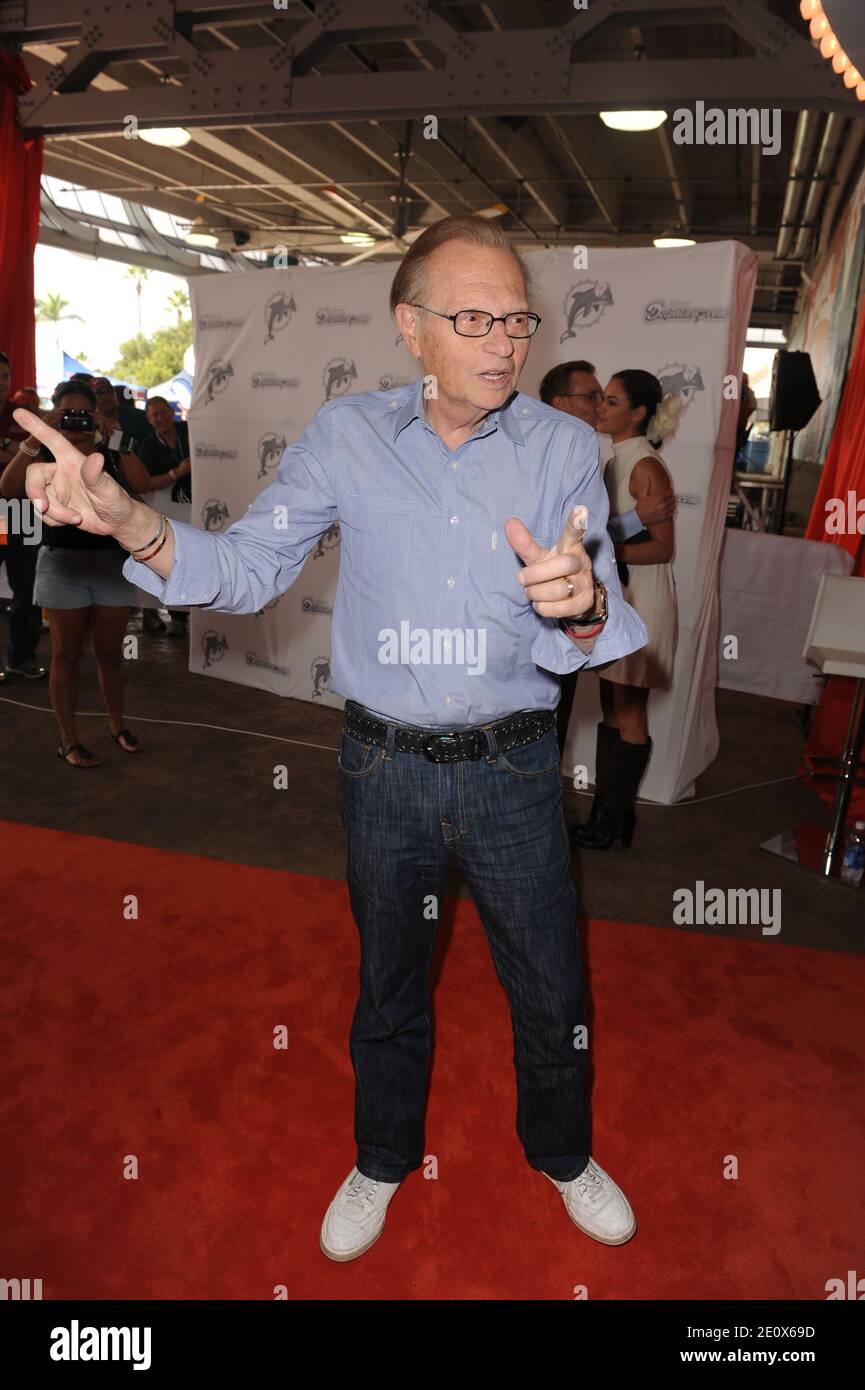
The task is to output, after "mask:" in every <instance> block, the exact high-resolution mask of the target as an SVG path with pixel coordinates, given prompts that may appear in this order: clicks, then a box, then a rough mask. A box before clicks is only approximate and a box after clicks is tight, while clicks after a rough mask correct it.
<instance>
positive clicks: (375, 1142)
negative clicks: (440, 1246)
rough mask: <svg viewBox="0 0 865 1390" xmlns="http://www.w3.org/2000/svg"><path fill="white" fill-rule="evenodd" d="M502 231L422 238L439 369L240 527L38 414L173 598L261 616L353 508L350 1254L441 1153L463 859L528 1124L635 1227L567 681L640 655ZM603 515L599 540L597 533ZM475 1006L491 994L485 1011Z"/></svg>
mask: <svg viewBox="0 0 865 1390" xmlns="http://www.w3.org/2000/svg"><path fill="white" fill-rule="evenodd" d="M529 295H530V290H529V288H528V286H527V285H526V282H525V279H524V268H523V266H522V263H521V261H520V260H519V259H518V258H517V256H516V255H515V254H514V253H513V252H512V251H511V250H510V247H509V245H508V242H507V239H506V237H505V236H504V234H503V233H502V232H501V231H500V230H499V229H497V228H496V227H494V226H493V225H492V224H491V223H489V222H487V221H484V220H482V219H476V218H471V217H468V218H463V217H457V218H446V219H443V220H442V221H441V222H438V223H435V224H433V225H432V226H431V227H429V228H427V230H426V231H425V232H424V233H423V234H422V235H421V236H420V237H418V239H417V240H416V241H415V242H414V244H413V245H412V247H411V249H410V250H409V252H408V253H407V255H406V257H405V259H404V260H403V262H402V263H401V265H400V267H399V270H398V271H397V274H396V277H395V279H394V282H393V288H392V291H391V307H392V309H393V312H394V314H395V317H396V321H397V323H398V325H399V328H400V331H401V333H402V336H403V339H404V340H405V343H406V345H407V346H408V349H409V351H410V352H411V353H412V355H413V356H414V357H416V358H417V359H418V360H419V361H420V363H421V366H422V370H423V373H424V377H423V379H422V380H419V381H417V382H416V383H414V384H412V385H409V386H405V387H401V388H398V389H397V390H395V391H392V392H384V391H366V392H361V393H360V394H358V395H355V396H351V395H346V396H342V397H340V398H337V399H336V400H333V401H330V402H329V403H328V404H326V405H325V406H323V407H322V409H321V410H320V411H319V412H318V414H317V415H316V416H315V418H314V419H313V421H312V422H311V424H310V425H309V426H308V428H307V430H306V432H305V433H304V435H303V436H302V438H301V439H300V440H298V442H297V443H295V444H291V445H289V447H288V448H287V449H286V451H285V453H284V454H283V456H282V459H281V461H280V464H279V468H278V473H277V478H276V479H275V481H274V482H273V483H272V484H271V485H270V486H269V487H266V488H265V489H264V490H263V491H262V492H261V493H259V495H258V497H257V498H256V499H255V501H254V502H253V503H252V505H251V506H250V507H249V509H248V510H247V512H246V514H245V516H243V517H242V518H241V519H240V520H239V521H237V522H235V523H234V524H233V525H232V526H231V527H229V529H228V530H227V531H225V532H224V533H223V534H219V533H206V532H204V531H201V530H198V529H197V528H195V527H193V526H191V525H183V524H180V523H176V522H171V523H168V522H167V521H166V520H165V519H164V518H163V517H160V516H157V515H156V514H155V513H154V512H153V510H152V509H151V508H149V507H148V506H147V505H146V504H145V503H142V502H135V501H132V500H130V499H129V498H128V497H127V496H126V494H124V493H122V492H121V490H120V489H119V488H118V487H116V486H115V484H114V483H113V482H112V481H111V479H110V478H108V477H106V476H104V475H103V474H102V472H101V471H100V463H101V460H99V459H98V458H95V457H90V458H88V459H87V460H85V459H83V458H82V456H81V455H80V454H78V453H77V452H76V451H75V450H74V449H72V448H70V447H69V446H68V445H67V444H66V443H65V442H64V440H63V439H62V437H61V436H59V435H57V434H56V433H55V432H54V431H52V430H49V429H45V427H44V426H42V424H41V422H40V421H38V420H36V419H33V418H30V417H25V418H23V419H22V422H21V423H22V424H24V425H25V426H26V428H27V429H32V430H34V432H35V433H36V434H37V435H38V436H39V437H40V438H44V439H45V442H46V443H48V444H49V446H50V448H51V449H52V451H53V452H54V453H55V455H56V458H57V462H56V464H53V465H50V464H49V465H42V466H39V465H34V467H33V468H32V469H31V470H28V481H27V488H28V494H29V495H30V496H32V497H33V498H34V499H35V500H37V501H39V502H41V503H42V504H43V505H44V507H45V508H46V517H47V518H48V520H49V523H52V522H53V523H55V524H60V523H63V522H67V523H72V524H75V525H81V526H83V527H84V528H85V529H88V530H95V531H101V532H109V533H111V534H112V535H115V536H116V537H117V539H118V540H119V541H120V543H121V544H122V545H123V546H124V547H125V548H126V549H127V550H128V551H129V552H130V558H129V559H128V560H127V561H126V563H125V564H124V574H125V575H126V576H127V578H129V579H131V580H132V581H133V582H135V583H138V584H141V585H142V586H143V587H146V588H149V589H150V591H151V592H153V593H155V594H156V595H157V596H158V597H159V598H160V600H161V601H162V602H163V603H166V604H168V603H172V602H182V603H188V604H193V605H197V606H199V607H201V608H203V609H205V610H212V609H216V610H219V611H223V612H230V613H252V612H255V611H257V610H258V609H260V608H263V607H264V605H265V604H266V603H267V602H269V600H270V599H272V598H273V597H274V596H275V595H277V594H281V593H283V592H284V591H285V590H286V589H288V587H289V586H290V585H291V584H292V583H293V582H294V580H295V579H296V578H297V577H298V575H299V574H300V572H301V569H302V566H303V563H304V560H305V559H306V556H307V555H308V554H309V552H310V550H311V549H312V548H313V546H314V545H315V543H316V541H317V540H318V538H319V537H320V536H321V534H322V532H324V531H325V530H327V529H328V528H329V527H330V526H331V525H332V524H333V523H334V522H335V521H336V520H338V521H339V523H340V532H341V540H342V546H341V564H340V575H339V583H338V587H337V592H336V599H335V604H334V612H333V629H332V655H331V669H332V678H331V686H332V688H333V689H335V690H336V692H337V693H339V694H341V695H344V696H345V697H346V700H347V704H346V710H345V726H344V731H343V733H342V738H341V743H340V748H339V756H338V766H339V774H340V792H341V807H342V815H343V821H344V824H345V827H346V831H347V839H348V886H349V893H350V899H351V905H352V911H353V913H354V917H355V921H356V924H357V928H358V931H359V934H360V945H361V965H360V997H359V999H358V1002H357V1007H356V1010H355V1014H354V1019H353V1022H352V1027H351V1035H350V1052H351V1058H352V1063H353V1065H354V1069H355V1075H356V1083H357V1085H356V1092H355V1096H356V1101H355V1139H356V1145H357V1150H356V1157H355V1166H354V1167H353V1168H352V1169H351V1171H350V1172H349V1174H348V1176H347V1177H346V1178H345V1181H344V1182H343V1183H342V1185H341V1186H340V1188H339V1189H338V1191H337V1193H336V1195H335V1197H334V1199H333V1201H332V1202H331V1204H330V1207H329V1208H328V1211H327V1213H326V1215H325V1218H324V1222H323V1225H322V1230H321V1237H320V1244H321V1248H322V1250H323V1251H324V1253H325V1254H326V1255H327V1256H329V1257H330V1258H331V1259H334V1260H351V1259H354V1258H356V1257H357V1256H358V1255H361V1254H362V1253H363V1252H364V1251H365V1250H367V1249H369V1247H370V1246H371V1245H372V1244H373V1243H374V1242H375V1241H376V1240H377V1239H378V1237H379V1236H380V1235H381V1233H382V1230H383V1227H384V1222H385V1215H386V1212H387V1208H388V1204H389V1202H390V1200H391V1198H392V1197H393V1194H394V1193H395V1192H396V1190H397V1187H398V1186H399V1184H400V1183H401V1181H402V1180H403V1178H404V1177H405V1176H406V1175H407V1174H408V1173H410V1172H411V1171H412V1170H413V1169H416V1168H418V1167H420V1165H421V1163H422V1161H423V1157H424V1105H425V1098H426V1089H427V1072H428V1054H429V1012H428V998H427V971H428V967H429V962H430V957H431V954H432V949H433V943H434V938H435V932H436V924H437V919H438V915H439V910H440V907H441V901H442V890H443V885H444V872H445V867H446V863H447V858H448V853H449V852H450V851H453V853H454V854H455V856H456V858H457V861H458V863H459V865H460V867H461V869H462V872H463V874H464V876H465V878H466V880H467V882H468V884H469V886H470V888H471V890H472V892H473V895H474V897H475V900H476V902H477V905H478V909H479V912H480V916H481V919H482V921H483V925H484V929H485V931H486V934H487V939H488V942H489V945H490V949H491V952H492V955H493V958H494V962H495V966H496V970H497V973H498V976H499V979H500V980H501V982H502V984H503V986H504V988H505V990H506V991H507V994H508V998H509V1001H510V1007H511V1017H512V1021H513V1031H514V1060H515V1065H516V1073H517V1115H516V1123H517V1132H518V1134H519V1137H520V1139H521V1141H522V1144H523V1147H524V1150H525V1154H526V1158H527V1160H528V1162H529V1164H530V1165H531V1167H532V1168H534V1169H536V1170H537V1171H538V1172H541V1173H544V1174H545V1175H546V1176H547V1177H548V1178H550V1180H551V1181H552V1182H553V1183H554V1184H555V1186H556V1188H557V1189H558V1191H559V1193H560V1194H561V1196H562V1198H563V1200H564V1203H565V1206H566V1209H567V1211H568V1214H569V1216H570V1217H571V1219H572V1220H573V1221H574V1223H575V1224H576V1225H577V1226H578V1227H579V1228H580V1229H581V1230H583V1231H584V1232H586V1233H587V1234H588V1235H590V1236H592V1237H593V1238H594V1239H595V1240H599V1241H601V1242H603V1243H605V1244H608V1245H620V1244H623V1243H624V1242H625V1241H627V1240H629V1239H630V1238H631V1236H632V1235H633V1233H634V1230H635V1228H636V1223H635V1220H634V1215H633V1212H632V1210H631V1207H630V1205H629V1204H628V1202H627V1199H626V1198H625V1196H624V1194H623V1193H622V1192H621V1191H620V1189H619V1188H618V1187H617V1185H616V1184H615V1182H614V1181H613V1179H612V1178H611V1177H609V1175H608V1174H607V1173H605V1172H604V1170H603V1169H602V1168H601V1167H600V1166H599V1165H598V1164H597V1163H595V1162H594V1160H593V1159H592V1157H591V1151H590V1124H589V1097H588V1091H587V1055H588V1054H587V1049H586V1027H585V1000H584V986H583V976H582V969H581V963H580V950H579V941H578V934H577V900H576V893H575V890H574V886H573V883H572V881H571V876H570V871H569V859H570V856H569V846H568V838H567V834H566V831H565V824H564V818H563V815H562V805H561V781H560V776H559V758H558V750H557V747H556V738H555V732H554V727H553V726H554V720H555V715H554V711H555V706H556V702H557V700H558V696H559V686H558V679H557V677H558V675H559V674H561V673H562V672H566V671H571V670H575V669H576V668H578V667H583V666H588V665H599V664H602V663H604V662H607V661H611V660H614V659H615V658H617V657H619V656H623V655H624V654H625V653H627V652H631V651H635V650H637V649H638V648H639V647H641V646H643V645H644V644H645V642H646V640H647V634H646V630H645V627H644V626H643V624H642V622H641V621H640V619H639V617H638V616H637V615H636V614H635V613H634V611H633V610H632V609H631V608H630V607H628V605H627V604H625V603H624V602H623V600H622V598H621V590H620V587H619V583H618V577H617V574H616V568H615V564H614V559H613V552H612V547H611V545H610V542H609V538H608V536H607V532H606V521H607V497H606V492H605V490H604V487H603V483H602V481H601V477H600V473H599V468H598V441H597V436H596V435H595V433H594V431H593V430H591V429H590V428H589V427H588V425H586V424H584V423H583V422H582V421H580V420H578V419H570V418H569V417H568V416H567V415H565V414H564V413H562V412H556V411H552V410H549V409H548V408H547V407H546V406H544V405H541V404H539V403H538V402H537V401H535V400H533V399H532V398H531V397H527V396H523V395H521V394H520V393H519V392H518V391H517V389H516V388H517V381H518V379H519V375H520V372H521V370H522V368H523V365H524V363H525V360H526V355H527V353H528V350H529V340H530V338H531V335H532V333H533V332H534V330H535V329H536V327H537V325H538V322H539V320H538V317H537V315H535V314H534V313H533V312H532V311H531V308H530V298H529ZM584 527H585V530H584ZM469 1002H470V1001H467V1006H468V1004H469Z"/></svg>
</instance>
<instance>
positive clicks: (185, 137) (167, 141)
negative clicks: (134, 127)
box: [138, 125, 192, 150]
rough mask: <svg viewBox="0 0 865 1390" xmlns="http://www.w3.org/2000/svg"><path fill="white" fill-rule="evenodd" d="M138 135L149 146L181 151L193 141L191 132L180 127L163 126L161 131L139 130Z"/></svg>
mask: <svg viewBox="0 0 865 1390" xmlns="http://www.w3.org/2000/svg"><path fill="white" fill-rule="evenodd" d="M138 134H139V136H140V137H141V139H142V140H146V141H147V143H148V145H163V146H164V147H165V148H167V149H172V150H179V149H180V147H181V145H188V144H189V142H190V140H191V139H192V136H191V135H190V133H189V131H188V130H184V129H183V126H179V125H167V126H162V128H161V129H159V130H157V129H153V130H139V132H138Z"/></svg>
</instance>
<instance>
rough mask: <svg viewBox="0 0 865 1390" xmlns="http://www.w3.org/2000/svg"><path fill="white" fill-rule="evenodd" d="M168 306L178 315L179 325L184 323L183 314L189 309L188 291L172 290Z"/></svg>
mask: <svg viewBox="0 0 865 1390" xmlns="http://www.w3.org/2000/svg"><path fill="white" fill-rule="evenodd" d="M168 304H169V306H170V307H171V308H172V309H173V310H174V312H175V313H176V315H177V322H178V324H180V323H182V321H183V313H184V310H185V309H188V308H189V295H188V294H187V293H186V290H179V289H178V290H172V291H171V294H170V295H169V296H168Z"/></svg>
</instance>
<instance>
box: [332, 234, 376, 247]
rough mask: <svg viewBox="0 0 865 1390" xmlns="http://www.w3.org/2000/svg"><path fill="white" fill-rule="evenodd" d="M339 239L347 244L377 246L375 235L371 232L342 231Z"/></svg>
mask: <svg viewBox="0 0 865 1390" xmlns="http://www.w3.org/2000/svg"><path fill="white" fill-rule="evenodd" d="M339 239H340V241H344V242H345V244H346V246H375V237H374V236H370V234H369V232H341V233H340V237H339Z"/></svg>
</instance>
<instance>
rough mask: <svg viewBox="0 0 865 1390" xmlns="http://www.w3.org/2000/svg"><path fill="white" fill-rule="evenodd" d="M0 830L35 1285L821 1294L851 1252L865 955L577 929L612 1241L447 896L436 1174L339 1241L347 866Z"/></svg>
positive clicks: (9, 997) (8, 1097)
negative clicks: (566, 1189) (553, 1163)
mask: <svg viewBox="0 0 865 1390" xmlns="http://www.w3.org/2000/svg"><path fill="white" fill-rule="evenodd" d="M0 838H2V846H3V852H2V861H3V863H2V869H0V874H2V879H0V885H2V900H0V901H2V905H3V917H4V932H3V946H2V952H3V962H2V964H3V969H2V979H3V982H4V984H3V1020H2V1049H3V1056H4V1066H3V1088H2V1121H0V1124H2V1133H3V1140H2V1144H3V1156H2V1175H0V1191H2V1198H0V1204H2V1210H0V1231H2V1235H0V1242H2V1248H0V1261H2V1268H0V1272H2V1274H3V1275H4V1276H5V1277H6V1278H12V1277H15V1276H17V1277H20V1278H26V1277H29V1278H31V1279H33V1278H41V1279H42V1281H43V1297H44V1298H46V1299H51V1298H85V1299H88V1298H95V1299H100V1298H127V1299H131V1298H145V1299H161V1298H191V1299H225V1298H241V1299H251V1298H264V1299H272V1298H273V1297H274V1293H273V1290H274V1287H275V1286H277V1285H285V1286H286V1287H287V1290H288V1296H289V1298H300V1299H319V1298H340V1299H341V1298H345V1299H375V1298H388V1299H448V1300H449V1299H520V1298H529V1299H571V1298H572V1297H573V1288H574V1286H575V1285H577V1284H585V1285H587V1287H588V1292H589V1297H590V1298H592V1299H607V1298H627V1299H645V1298H664V1299H673V1298H682V1299H714V1298H722V1299H723V1298H734V1299H767V1298H779V1299H790V1298H804V1299H823V1298H825V1296H826V1295H825V1288H824V1286H825V1283H826V1281H827V1279H830V1278H835V1277H838V1278H846V1274H847V1270H848V1269H860V1272H861V1260H862V1249H863V1245H862V1239H863V1234H865V1213H863V1207H865V1197H863V1184H862V1181H861V1155H862V1153H863V1148H865V1145H863V1129H865V1117H863V1107H862V1104H861V1075H862V1065H863V1051H865V1041H863V1033H862V1026H861V1018H862V1004H861V1001H862V995H863V975H865V961H863V960H862V958H861V957H853V956H841V955H836V954H830V953H828V952H821V951H810V950H804V949H800V948H793V947H786V946H783V945H779V944H777V943H776V942H775V941H768V940H759V941H755V942H742V941H734V940H721V939H719V938H717V937H713V936H712V935H711V930H710V929H707V930H706V931H705V932H703V933H702V934H698V933H697V932H694V933H685V932H680V931H674V930H672V929H670V930H660V929H657V928H651V927H640V926H631V925H623V924H620V923H617V922H601V921H592V922H591V923H589V924H588V926H587V927H586V928H584V930H583V941H584V947H585V949H586V952H587V956H588V959H589V962H590V979H591V991H592V998H593V1016H592V1017H593V1033H594V1088H593V1104H594V1129H595V1134H594V1146H593V1147H594V1154H595V1157H596V1158H597V1160H598V1161H599V1162H600V1163H601V1164H602V1165H603V1166H604V1167H605V1168H607V1169H608V1171H610V1172H611V1173H612V1175H613V1176H614V1177H615V1178H616V1179H617V1181H619V1182H620V1183H621V1184H622V1186H623V1187H624V1188H625V1190H626V1191H627V1193H628V1195H629V1197H630V1199H631V1202H632V1204H633V1206H634V1209H635V1211H636V1213H637V1221H638V1231H637V1235H636V1237H635V1239H634V1240H633V1241H632V1242H631V1243H630V1244H629V1245H627V1246H625V1247H623V1248H620V1249H609V1248H606V1247H604V1246H601V1245H598V1244H597V1243H596V1242H594V1241H591V1240H589V1239H588V1238H587V1237H586V1236H584V1235H582V1234H581V1232H579V1231H578V1230H577V1229H576V1228H575V1227H574V1226H572V1225H571V1223H570V1221H569V1220H568V1217H567V1215H566V1213H565V1210H564V1207H563V1206H562V1203H561V1200H560V1198H559V1197H558V1195H557V1193H556V1192H555V1190H554V1189H553V1187H552V1186H551V1184H550V1183H549V1182H547V1180H546V1179H545V1178H543V1177H542V1176H540V1175H539V1174H536V1173H534V1172H533V1171H532V1170H531V1169H529V1167H528V1165H527V1164H526V1162H525V1159H524V1157H523V1154H522V1149H521V1148H520V1145H519V1142H518V1140H517V1137H516V1134H515V1131H514V1108H515V1091H514V1077H513V1067H512V1061H511V1058H512V1041H511V1033H510V1022H509V1015H508V1010H507V1005H506V1001H505V998H504V996H503V994H502V993H501V990H500V987H499V985H498V982H497V980H496V978H495V974H494V971H493V967H492V962H491V960H490V957H489V954H488V951H487V946H486V942H485V939H484V937H483V933H482V930H481V928H480V925H479V922H478V919H477V917H476V914H475V911H474V908H473V906H472V905H471V904H469V903H465V902H457V901H450V900H449V901H448V904H447V910H446V913H445V922H444V923H443V925H442V927H441V928H440V943H441V938H442V937H445V938H447V937H449V938H450V939H449V940H448V941H447V949H446V951H445V953H444V959H443V964H442V965H441V975H440V979H439V981H438V984H437V989H436V996H435V1012H434V1018H435V1028H436V1056H435V1063H434V1067H433V1076H432V1089H431V1096H430V1102H429V1109H428V1117H427V1137H426V1147H427V1152H428V1153H429V1154H435V1155H436V1156H437V1158H438V1171H439V1176H438V1178H437V1179H436V1180H426V1179H424V1177H423V1175H422V1174H423V1170H422V1169H421V1170H418V1172H416V1173H413V1174H412V1175H411V1176H410V1177H409V1178H408V1180H407V1181H406V1183H405V1184H404V1185H403V1187H402V1188H401V1190H400V1191H399V1192H398V1193H397V1194H396V1196H395V1198H394V1200H393V1202H392V1204H391V1207H390V1213H389V1216H388V1223H387V1228H386V1230H385V1234H384V1235H383V1236H382V1238H381V1240H380V1241H379V1243H378V1244H377V1245H376V1246H375V1248H374V1249H373V1250H371V1251H370V1252H369V1253H368V1254H367V1255H364V1256H363V1257H362V1258H361V1259H359V1260H358V1261H356V1262H354V1263H351V1264H346V1265H337V1264H334V1263H332V1262H331V1261H329V1260H327V1259H325V1257H324V1256H323V1255H322V1254H321V1252H320V1251H319V1247H318V1233H319V1227H320V1224H321V1219H322V1216H323V1214H324V1211H325V1209H326V1207H327V1204H328V1202H329V1201H330V1199H331V1197H332V1196H333V1193H334V1192H335V1190H336V1188H337V1187H338V1186H339V1184H340V1182H341V1181H342V1179H343V1177H344V1176H345V1174H346V1173H347V1172H348V1170H349V1168H350V1167H351V1166H352V1163H353V1161H354V1141H353V1135H352V1109H353V1076H352V1072H351V1064H350V1061H349V1056H348V1043H347V1039H348V1029H349V1026H350V1022H351V1015H352V1011H353V1008H354V1002H355V992H356V979H357V959H358V949H357V941H356V934H355V927H354V924H353V922H352V919H351V916H350V913H349V910H348V895H347V891H346V888H345V885H344V884H343V883H342V882H338V881H335V880H330V879H314V878H306V877H303V876H300V875H297V874H282V873H277V872H274V871H272V870H266V869H255V868H248V867H245V866H242V865H238V864H229V863H224V862H222V861H219V860H214V859H203V858H198V857H195V856H192V855H183V854H173V853H163V852H161V851H157V850H153V849H147V848H143V847H140V846H136V845H130V844H125V843H121V842H116V841H111V840H103V839H96V838H93V837H89V836H83V835H81V836H78V835H69V834H61V833H59V832H54V831H46V830H41V829H34V828H31V827H28V826H24V825H18V824H13V823H9V822H3V823H0ZM128 894H136V895H137V897H138V918H137V920H127V918H126V917H125V916H124V897H125V895H128ZM451 919H453V930H452V933H451ZM437 968H438V967H437ZM282 1024H284V1025H285V1026H286V1028H287V1030H288V1046H287V1049H286V1050H284V1051H280V1050H276V1049H274V1047H273V1036H274V1029H275V1028H277V1027H279V1025H282ZM731 1154H732V1155H735V1156H736V1158H737V1159H738V1166H739V1177H738V1179H737V1180H736V1181H725V1180H724V1178H723V1170H724V1164H725V1158H726V1156H727V1155H731ZM128 1155H134V1156H135V1157H136V1158H137V1162H138V1174H139V1175H138V1178H137V1180H135V1181H130V1180H128V1179H125V1178H124V1176H123V1173H124V1164H126V1163H128V1161H129V1160H128V1158H127V1156H128Z"/></svg>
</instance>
